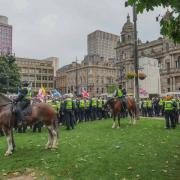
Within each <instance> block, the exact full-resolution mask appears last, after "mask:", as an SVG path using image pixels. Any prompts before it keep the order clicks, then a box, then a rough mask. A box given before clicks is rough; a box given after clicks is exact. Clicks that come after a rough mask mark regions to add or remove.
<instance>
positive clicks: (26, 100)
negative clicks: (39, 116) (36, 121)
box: [14, 81, 32, 126]
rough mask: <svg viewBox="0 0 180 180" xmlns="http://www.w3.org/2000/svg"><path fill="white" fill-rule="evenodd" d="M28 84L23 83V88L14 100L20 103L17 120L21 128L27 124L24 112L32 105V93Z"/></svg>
mask: <svg viewBox="0 0 180 180" xmlns="http://www.w3.org/2000/svg"><path fill="white" fill-rule="evenodd" d="M28 85H29V84H28V82H27V81H24V82H23V87H22V88H21V90H20V92H19V95H18V97H17V98H16V99H15V100H14V102H15V103H18V105H17V109H16V118H17V123H18V125H19V126H22V125H23V124H25V117H24V113H23V111H24V110H25V109H26V108H27V107H28V106H29V105H30V103H31V96H32V91H31V88H29V87H28Z"/></svg>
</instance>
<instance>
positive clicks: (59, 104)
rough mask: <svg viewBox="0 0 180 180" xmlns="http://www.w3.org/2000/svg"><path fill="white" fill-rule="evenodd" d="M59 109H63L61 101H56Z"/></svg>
mask: <svg viewBox="0 0 180 180" xmlns="http://www.w3.org/2000/svg"><path fill="white" fill-rule="evenodd" d="M56 106H57V110H58V111H59V110H60V109H61V101H56Z"/></svg>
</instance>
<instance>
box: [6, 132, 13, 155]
mask: <svg viewBox="0 0 180 180" xmlns="http://www.w3.org/2000/svg"><path fill="white" fill-rule="evenodd" d="M5 134H6V139H7V144H8V149H7V151H6V153H5V156H9V155H11V154H12V151H13V144H12V129H9V130H7V129H6V130H5Z"/></svg>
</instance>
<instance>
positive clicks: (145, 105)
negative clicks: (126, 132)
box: [142, 99, 147, 117]
mask: <svg viewBox="0 0 180 180" xmlns="http://www.w3.org/2000/svg"><path fill="white" fill-rule="evenodd" d="M142 114H143V116H144V117H147V100H146V99H144V100H143V102H142Z"/></svg>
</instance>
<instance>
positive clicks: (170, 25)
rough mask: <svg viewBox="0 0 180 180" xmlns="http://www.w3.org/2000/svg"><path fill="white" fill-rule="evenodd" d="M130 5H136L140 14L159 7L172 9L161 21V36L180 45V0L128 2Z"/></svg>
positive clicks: (129, 0)
mask: <svg viewBox="0 0 180 180" xmlns="http://www.w3.org/2000/svg"><path fill="white" fill-rule="evenodd" d="M128 4H130V5H133V4H135V5H136V8H137V12H138V13H142V12H143V11H144V10H147V11H150V10H152V11H153V10H154V8H155V7H158V6H162V7H167V8H170V10H169V11H168V12H167V13H166V16H164V17H163V18H162V19H161V20H160V26H161V34H162V35H164V36H167V37H169V38H170V39H172V40H173V41H174V42H175V43H180V0H128ZM157 20H158V18H157Z"/></svg>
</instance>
